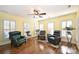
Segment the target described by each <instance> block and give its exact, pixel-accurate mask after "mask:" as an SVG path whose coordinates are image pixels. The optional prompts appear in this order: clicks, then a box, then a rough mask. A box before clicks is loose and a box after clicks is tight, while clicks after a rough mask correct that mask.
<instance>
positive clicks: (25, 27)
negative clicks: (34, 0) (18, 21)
mask: <svg viewBox="0 0 79 59" xmlns="http://www.w3.org/2000/svg"><path fill="white" fill-rule="evenodd" d="M26 31H30V27H29V24H27V23H24V35H26Z"/></svg>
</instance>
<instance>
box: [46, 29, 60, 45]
mask: <svg viewBox="0 0 79 59" xmlns="http://www.w3.org/2000/svg"><path fill="white" fill-rule="evenodd" d="M60 35H61V32H60V31H59V30H55V31H54V34H53V35H51V34H47V39H48V42H49V43H51V44H53V45H59V43H60V42H61V37H60Z"/></svg>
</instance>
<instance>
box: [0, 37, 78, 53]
mask: <svg viewBox="0 0 79 59" xmlns="http://www.w3.org/2000/svg"><path fill="white" fill-rule="evenodd" d="M78 53H79V52H78V50H77V49H76V46H75V45H74V44H72V46H71V47H68V46H67V43H66V42H61V45H60V46H58V47H54V46H53V44H50V43H48V42H46V41H41V40H38V39H36V38H29V39H28V40H27V42H26V44H25V43H24V44H23V45H21V46H20V47H18V48H14V47H11V44H7V45H3V46H0V54H78Z"/></svg>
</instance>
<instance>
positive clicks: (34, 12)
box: [28, 9, 46, 18]
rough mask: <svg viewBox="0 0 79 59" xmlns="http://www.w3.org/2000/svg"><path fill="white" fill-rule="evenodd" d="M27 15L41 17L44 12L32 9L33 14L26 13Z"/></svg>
mask: <svg viewBox="0 0 79 59" xmlns="http://www.w3.org/2000/svg"><path fill="white" fill-rule="evenodd" d="M28 15H33V16H34V17H35V16H39V17H40V18H42V16H43V15H46V13H40V12H39V10H36V9H34V10H33V14H28Z"/></svg>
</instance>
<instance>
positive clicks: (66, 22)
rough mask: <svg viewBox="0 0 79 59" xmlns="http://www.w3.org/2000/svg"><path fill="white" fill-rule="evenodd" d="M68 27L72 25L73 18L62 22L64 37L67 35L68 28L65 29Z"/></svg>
mask: <svg viewBox="0 0 79 59" xmlns="http://www.w3.org/2000/svg"><path fill="white" fill-rule="evenodd" d="M66 27H72V21H71V20H68V21H63V22H62V36H63V37H66V30H64V29H65V28H66Z"/></svg>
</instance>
